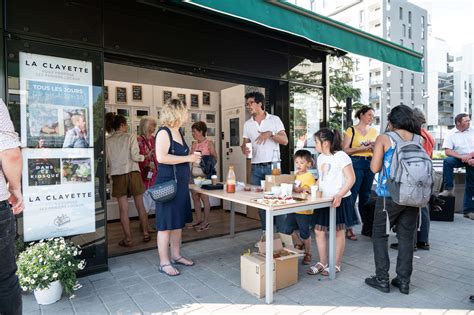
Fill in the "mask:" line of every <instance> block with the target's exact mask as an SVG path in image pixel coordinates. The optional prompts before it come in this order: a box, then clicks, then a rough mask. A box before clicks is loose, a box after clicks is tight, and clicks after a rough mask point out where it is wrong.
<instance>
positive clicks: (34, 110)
mask: <svg viewBox="0 0 474 315" xmlns="http://www.w3.org/2000/svg"><path fill="white" fill-rule="evenodd" d="M59 112H60V108H58V107H57V106H54V105H30V106H28V108H27V111H26V113H27V133H28V142H27V145H28V147H34V148H43V147H58V146H59V144H58V143H59V142H62V138H63V137H62V134H61V131H60V125H59V119H60V118H59Z"/></svg>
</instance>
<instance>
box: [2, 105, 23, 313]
mask: <svg viewBox="0 0 474 315" xmlns="http://www.w3.org/2000/svg"><path fill="white" fill-rule="evenodd" d="M19 146H20V142H19V141H18V134H17V133H16V132H15V130H14V128H13V123H12V121H11V119H10V115H9V113H8V109H7V107H6V106H5V103H4V102H3V100H2V99H0V314H2V315H4V314H15V315H16V314H21V312H22V302H21V289H20V285H19V284H18V277H17V276H16V274H15V273H16V269H17V266H16V261H15V235H16V221H15V217H14V215H15V214H19V213H21V212H22V211H23V208H24V204H23V196H22V194H21V166H22V160H21V151H20V148H19Z"/></svg>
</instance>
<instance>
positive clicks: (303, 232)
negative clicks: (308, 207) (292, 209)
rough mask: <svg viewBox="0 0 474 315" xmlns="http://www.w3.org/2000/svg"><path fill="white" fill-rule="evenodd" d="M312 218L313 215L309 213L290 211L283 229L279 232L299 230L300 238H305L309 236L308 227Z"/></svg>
mask: <svg viewBox="0 0 474 315" xmlns="http://www.w3.org/2000/svg"><path fill="white" fill-rule="evenodd" d="M312 218H313V216H312V215H309V214H298V213H290V214H288V215H287V216H286V220H285V225H284V229H283V231H280V232H281V233H284V234H291V233H293V231H295V230H300V238H301V239H302V240H307V239H308V238H309V237H310V236H311V232H310V229H309V227H310V225H311V223H312Z"/></svg>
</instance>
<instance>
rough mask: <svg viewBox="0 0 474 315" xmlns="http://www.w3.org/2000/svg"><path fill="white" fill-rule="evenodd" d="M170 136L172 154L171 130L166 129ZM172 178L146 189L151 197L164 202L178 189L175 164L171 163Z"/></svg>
mask: <svg viewBox="0 0 474 315" xmlns="http://www.w3.org/2000/svg"><path fill="white" fill-rule="evenodd" d="M167 132H168V135H169V136H170V142H171V153H172V154H174V142H173V137H172V135H171V131H169V130H167ZM173 174H174V179H170V180H168V181H166V182H164V183H159V184H156V185H154V186H153V187H151V188H149V189H148V192H149V193H150V196H151V199H153V200H155V201H156V202H166V201H170V200H172V199H174V197H175V196H176V192H177V191H178V180H177V179H176V166H175V165H174V164H173Z"/></svg>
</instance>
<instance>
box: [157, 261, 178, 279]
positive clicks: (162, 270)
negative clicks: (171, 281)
mask: <svg viewBox="0 0 474 315" xmlns="http://www.w3.org/2000/svg"><path fill="white" fill-rule="evenodd" d="M166 267H171V268H173V270H174V271H176V273H175V274H172V273H169V272H166V270H165V268H166ZM158 271H159V272H161V273H164V274H165V275H167V276H169V277H176V276H179V275H180V274H181V273H180V272H179V270H178V269H176V268H175V267H174V266H173V265H172V264H164V265H160V267H158Z"/></svg>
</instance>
